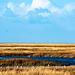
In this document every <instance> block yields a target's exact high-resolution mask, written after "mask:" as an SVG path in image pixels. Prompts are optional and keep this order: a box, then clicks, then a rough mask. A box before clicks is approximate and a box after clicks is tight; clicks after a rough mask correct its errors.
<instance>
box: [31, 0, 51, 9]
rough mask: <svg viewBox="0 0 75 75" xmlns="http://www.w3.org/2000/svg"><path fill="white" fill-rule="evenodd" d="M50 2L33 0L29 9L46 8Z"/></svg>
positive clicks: (47, 0) (48, 0)
mask: <svg viewBox="0 0 75 75" xmlns="http://www.w3.org/2000/svg"><path fill="white" fill-rule="evenodd" d="M50 4H51V3H50V0H33V1H32V4H31V9H32V10H34V9H36V8H38V9H40V8H42V9H48V8H49V6H50Z"/></svg>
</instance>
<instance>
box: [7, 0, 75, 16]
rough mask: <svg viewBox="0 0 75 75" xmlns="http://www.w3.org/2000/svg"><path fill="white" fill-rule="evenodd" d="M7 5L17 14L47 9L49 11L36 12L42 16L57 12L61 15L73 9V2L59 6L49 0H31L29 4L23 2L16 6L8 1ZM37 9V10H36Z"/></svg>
mask: <svg viewBox="0 0 75 75" xmlns="http://www.w3.org/2000/svg"><path fill="white" fill-rule="evenodd" d="M7 7H8V8H9V9H11V11H12V12H14V13H15V14H17V15H27V14H28V12H29V11H34V10H35V9H36V8H37V9H47V10H48V11H49V12H48V13H47V11H45V13H43V12H42V11H41V12H38V13H39V15H42V16H43V17H45V16H48V15H49V13H50V14H54V13H55V14H57V15H60V16H62V15H63V14H65V13H66V14H68V13H69V12H72V11H73V10H75V3H70V4H66V5H65V6H64V7H63V8H59V7H57V6H55V5H54V4H52V3H51V1H50V0H33V1H32V3H31V5H26V4H25V3H24V2H22V3H21V4H19V6H18V7H17V6H16V5H15V4H13V3H11V2H9V3H8V4H7ZM38 11H39V10H38Z"/></svg>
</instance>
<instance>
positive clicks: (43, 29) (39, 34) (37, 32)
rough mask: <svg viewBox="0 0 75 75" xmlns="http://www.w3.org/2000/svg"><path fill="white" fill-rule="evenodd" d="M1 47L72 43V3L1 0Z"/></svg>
mask: <svg viewBox="0 0 75 75" xmlns="http://www.w3.org/2000/svg"><path fill="white" fill-rule="evenodd" d="M0 43H75V0H0Z"/></svg>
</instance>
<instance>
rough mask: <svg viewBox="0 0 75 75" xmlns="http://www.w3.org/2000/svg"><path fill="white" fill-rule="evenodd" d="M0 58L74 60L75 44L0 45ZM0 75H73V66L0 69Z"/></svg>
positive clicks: (74, 71) (74, 74)
mask: <svg viewBox="0 0 75 75" xmlns="http://www.w3.org/2000/svg"><path fill="white" fill-rule="evenodd" d="M1 56H5V57H6V56H34V57H37V56H38V57H70V58H75V44H43V43H42V44H38V43H36V44H33V43H31V44H30V43H0V57H1ZM0 75H75V66H71V67H0Z"/></svg>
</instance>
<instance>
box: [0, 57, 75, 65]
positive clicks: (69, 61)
mask: <svg viewBox="0 0 75 75" xmlns="http://www.w3.org/2000/svg"><path fill="white" fill-rule="evenodd" d="M14 58H27V59H34V60H45V61H53V62H57V63H67V64H69V65H75V58H62V57H0V60H1V59H14Z"/></svg>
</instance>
